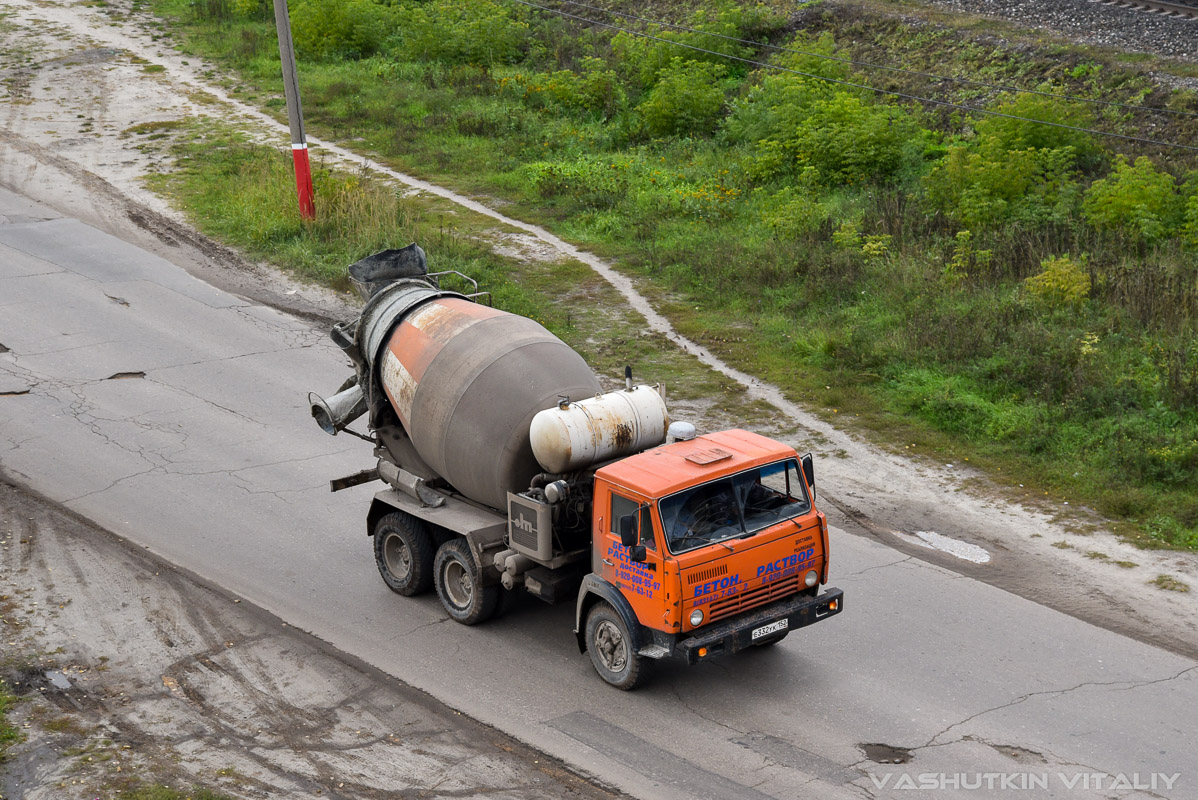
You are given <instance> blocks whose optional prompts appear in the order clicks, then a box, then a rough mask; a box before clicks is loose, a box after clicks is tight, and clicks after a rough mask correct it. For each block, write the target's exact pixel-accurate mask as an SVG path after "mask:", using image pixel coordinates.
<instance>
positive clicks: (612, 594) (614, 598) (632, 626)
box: [574, 573, 645, 653]
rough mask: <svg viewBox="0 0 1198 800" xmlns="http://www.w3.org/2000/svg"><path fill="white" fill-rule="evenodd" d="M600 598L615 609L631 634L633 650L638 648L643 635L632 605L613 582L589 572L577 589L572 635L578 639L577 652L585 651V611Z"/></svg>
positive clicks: (641, 642)
mask: <svg viewBox="0 0 1198 800" xmlns="http://www.w3.org/2000/svg"><path fill="white" fill-rule="evenodd" d="M600 600H603V601H605V602H606V603H607V604H608V605H610V606H611V607H612V608H614V609H615V610H616V613H617V614H619V615H620V618H621V619H623V620H624V627H626V628H627V629H628V632H629V633H630V634H631V635H632V639H633V641H632V644H633V650H634V651H636V650H640V649H641V646H642V645H643V644H644V641H643V640H644V638H645V637H644V634H643V632H642V631H641V623H640V622H639V621H638V620H637V618H636V613H635V612H634V611H633V610H632V606H631V605H630V604H629V602H628V600H627V599H626V598H625V597H624V595H623V594H622V593H621V592H620V590H619V589H617V588H616V587H615V586H614V585H613V584H611V583H609V582H608V581H605V580H604V579H603V578H601V577H599V576H598V575H595V574H594V573H591V574H590V575H587V576H586V577H585V578H583V579H582V586H580V587H579V589H578V604H577V606H576V608H575V611H574V636H575V637H576V638H577V639H578V652H580V653H585V652H586V651H587V642H586V616H587V612H588V611H590V610H591V606H593V605H595V603H597V602H599V601H600Z"/></svg>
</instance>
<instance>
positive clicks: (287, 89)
mask: <svg viewBox="0 0 1198 800" xmlns="http://www.w3.org/2000/svg"><path fill="white" fill-rule="evenodd" d="M274 4H275V28H276V29H277V30H278V33H279V58H280V59H281V60H282V62H283V93H284V95H286V97H287V123H288V124H289V125H290V126H291V159H292V161H294V162H295V191H296V194H298V195H299V208H300V216H301V217H303V218H304V219H315V218H316V204H315V203H314V202H313V199H312V167H311V165H310V164H309V162H308V140H307V139H306V138H304V112H303V109H301V108H300V96H299V79H298V78H297V77H296V74H295V47H294V45H292V43H291V15H290V14H288V13H287V0H274Z"/></svg>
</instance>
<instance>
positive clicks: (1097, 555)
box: [1086, 550, 1111, 561]
mask: <svg viewBox="0 0 1198 800" xmlns="http://www.w3.org/2000/svg"><path fill="white" fill-rule="evenodd" d="M1086 558H1092V559H1094V560H1095V561H1110V560H1111V557H1110V556H1108V555H1107V554H1106V553H1103V552H1101V551H1100V550H1091V551H1090V552H1088V553H1086Z"/></svg>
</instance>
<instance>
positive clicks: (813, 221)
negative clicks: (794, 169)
mask: <svg viewBox="0 0 1198 800" xmlns="http://www.w3.org/2000/svg"><path fill="white" fill-rule="evenodd" d="M754 194H755V195H756V197H754V199H755V200H759V201H760V203H759V205H760V208H761V211H760V215H761V221H762V223H764V224H765V226H766V227H767V228H769V229H770V231H772V232H773V234H774V236H775V237H777V238H778V239H798V238H800V237H802V236H807V235H809V234H812V233H815V232H816V231H817V230H819V228H820V226H821V225H823V224H824V220H826V219H827V218H828V211H827V209H826V208H824V206H823V205H821V204H820V202H819V201H818V200H816V199H814V198H812V197H810V196H809V195H807V194H804V193H801V192H799V191H797V190H795V189H794V188H792V187H790V186H787V187H786V188H785V189H782V190H781V191H778V192H774V193H773V194H768V195H767V194H764V193H763V191H762V190H760V189H758V190H757V191H756V192H755V193H754Z"/></svg>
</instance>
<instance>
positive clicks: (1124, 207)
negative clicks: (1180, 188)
mask: <svg viewBox="0 0 1198 800" xmlns="http://www.w3.org/2000/svg"><path fill="white" fill-rule="evenodd" d="M1082 213H1083V214H1085V217H1086V220H1087V221H1089V223H1090V224H1091V225H1093V226H1094V227H1096V228H1098V229H1099V230H1107V231H1119V232H1122V233H1124V234H1126V235H1128V236H1130V237H1132V238H1134V239H1139V240H1141V241H1144V242H1155V241H1158V240H1160V239H1162V238H1164V237H1166V236H1170V235H1172V234H1174V233H1176V232H1177V230H1178V227H1179V224H1180V223H1181V217H1182V213H1183V208H1182V204H1181V198H1180V196H1179V195H1178V193H1177V187H1176V183H1175V182H1174V180H1173V176H1172V175H1170V174H1169V173H1167V172H1159V171H1157V169H1156V167H1154V166H1153V164H1152V162H1151V161H1150V160H1149V159H1148V158H1147V157H1145V156H1140V157H1139V158H1137V159H1136V161H1135V163H1134V164H1129V163H1128V162H1127V158H1126V157H1124V156H1122V155H1121V156H1119V158H1118V161H1117V162H1116V164H1115V169H1114V170H1113V171H1112V172H1111V174H1110V175H1108V176H1107V177H1105V178H1103V179H1101V180H1097V181H1094V184H1093V185H1092V186H1091V187H1090V189H1089V190H1088V191H1087V192H1086V195H1085V198H1084V199H1083V201H1082Z"/></svg>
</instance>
